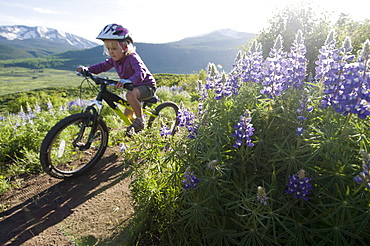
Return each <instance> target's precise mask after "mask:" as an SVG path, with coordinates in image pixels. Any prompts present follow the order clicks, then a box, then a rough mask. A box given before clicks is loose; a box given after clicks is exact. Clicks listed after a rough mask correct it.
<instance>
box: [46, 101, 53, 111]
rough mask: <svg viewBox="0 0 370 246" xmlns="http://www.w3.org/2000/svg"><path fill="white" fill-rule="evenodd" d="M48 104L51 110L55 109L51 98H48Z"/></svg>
mask: <svg viewBox="0 0 370 246" xmlns="http://www.w3.org/2000/svg"><path fill="white" fill-rule="evenodd" d="M47 106H48V109H49V110H52V109H54V107H53V104H52V103H51V101H50V99H48V102H47Z"/></svg>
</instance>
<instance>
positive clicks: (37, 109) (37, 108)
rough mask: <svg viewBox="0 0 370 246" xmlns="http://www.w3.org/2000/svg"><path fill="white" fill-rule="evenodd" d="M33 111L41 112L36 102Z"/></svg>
mask: <svg viewBox="0 0 370 246" xmlns="http://www.w3.org/2000/svg"><path fill="white" fill-rule="evenodd" d="M35 112H41V107H40V105H39V104H38V103H37V102H36V103H35Z"/></svg>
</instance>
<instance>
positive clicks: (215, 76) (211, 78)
mask: <svg viewBox="0 0 370 246" xmlns="http://www.w3.org/2000/svg"><path fill="white" fill-rule="evenodd" d="M220 79H221V75H220V73H219V72H218V70H217V67H216V65H215V64H213V63H208V66H207V78H206V85H205V88H206V89H207V90H213V89H214V88H215V83H216V81H219V80H220Z"/></svg>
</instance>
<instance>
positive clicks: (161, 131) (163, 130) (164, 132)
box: [159, 124, 172, 137]
mask: <svg viewBox="0 0 370 246" xmlns="http://www.w3.org/2000/svg"><path fill="white" fill-rule="evenodd" d="M159 134H160V135H161V137H165V136H167V135H171V134H172V131H170V128H169V127H168V126H167V125H165V124H162V126H161V129H159Z"/></svg>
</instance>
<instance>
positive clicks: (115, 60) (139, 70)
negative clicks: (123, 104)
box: [77, 24, 156, 132]
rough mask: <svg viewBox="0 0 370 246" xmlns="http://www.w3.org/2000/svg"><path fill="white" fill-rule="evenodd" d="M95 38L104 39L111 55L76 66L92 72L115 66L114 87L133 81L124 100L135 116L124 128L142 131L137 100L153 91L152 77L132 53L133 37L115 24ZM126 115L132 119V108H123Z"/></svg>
mask: <svg viewBox="0 0 370 246" xmlns="http://www.w3.org/2000/svg"><path fill="white" fill-rule="evenodd" d="M96 38H97V39H100V40H103V42H104V50H105V53H106V54H107V55H109V56H110V58H109V59H107V60H105V61H104V62H101V63H98V64H95V65H92V66H89V67H87V68H81V67H79V68H77V71H78V72H81V71H82V70H83V69H88V70H89V71H90V72H91V73H94V74H99V73H102V72H106V71H108V70H110V69H111V68H113V67H114V68H115V69H116V72H117V74H118V75H119V77H120V80H119V82H118V83H117V85H116V87H117V88H123V87H124V84H125V83H132V84H133V87H134V89H133V90H132V91H127V93H126V99H127V101H128V102H129V104H130V105H131V107H132V109H133V110H134V112H135V116H136V118H135V120H134V121H133V123H132V124H131V125H130V126H129V127H127V130H128V131H130V130H131V129H132V128H133V129H134V130H135V132H138V131H141V130H142V129H143V128H144V119H143V116H142V114H143V112H142V109H141V105H140V101H139V100H145V99H149V98H151V97H153V96H154V93H155V91H156V82H155V80H154V77H153V75H152V74H151V73H150V71H149V70H148V68H147V67H146V66H145V64H144V62H143V61H142V60H141V58H140V56H139V55H138V54H137V53H136V52H135V47H134V46H133V40H132V38H131V37H130V35H129V32H128V30H127V29H126V28H124V27H122V26H121V25H117V24H109V25H107V26H106V27H104V29H103V30H102V31H101V32H100V34H99V35H98V36H97V37H96ZM125 115H126V116H128V117H129V118H130V119H132V120H133V119H134V117H133V112H132V111H131V110H128V109H126V110H125Z"/></svg>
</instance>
